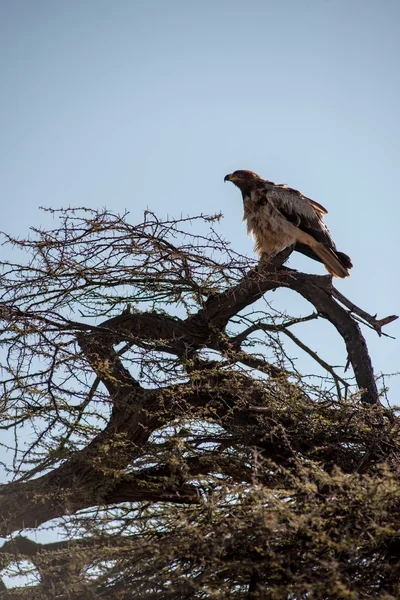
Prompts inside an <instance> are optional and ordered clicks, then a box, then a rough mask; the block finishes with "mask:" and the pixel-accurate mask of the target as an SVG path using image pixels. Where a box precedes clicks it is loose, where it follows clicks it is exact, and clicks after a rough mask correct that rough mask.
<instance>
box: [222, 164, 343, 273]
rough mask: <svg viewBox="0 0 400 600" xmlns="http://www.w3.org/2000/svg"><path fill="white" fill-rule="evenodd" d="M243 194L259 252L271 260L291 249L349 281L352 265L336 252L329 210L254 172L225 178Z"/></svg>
mask: <svg viewBox="0 0 400 600" xmlns="http://www.w3.org/2000/svg"><path fill="white" fill-rule="evenodd" d="M224 181H232V183H234V184H235V185H236V186H237V187H238V188H239V189H240V191H241V192H242V195H243V204H244V217H243V220H245V219H246V220H247V231H248V232H249V233H251V234H252V236H253V237H254V238H255V241H256V245H255V248H254V249H255V251H256V252H257V253H258V254H259V255H260V256H261V255H262V254H264V253H265V254H267V256H268V259H271V258H272V257H273V256H275V255H276V254H278V253H279V252H281V251H282V250H284V249H285V248H288V247H289V246H292V245H293V246H294V249H295V250H297V251H298V252H301V253H302V254H305V255H306V256H308V257H310V258H313V259H314V260H318V261H319V262H322V263H323V264H324V265H325V268H326V270H327V271H328V272H329V273H331V275H334V276H335V277H348V275H349V274H350V273H349V271H348V270H349V269H351V267H352V266H353V265H352V262H351V260H350V258H349V257H348V256H347V254H344V253H343V252H339V251H338V250H336V246H335V243H334V241H333V239H332V238H331V235H330V233H329V231H328V229H327V227H326V226H325V224H324V222H323V217H324V215H325V214H327V212H328V211H327V210H326V209H325V208H324V207H323V206H321V204H318V202H314V200H310V198H306V196H303V194H302V193H301V192H298V191H297V190H294V189H292V188H290V187H287V186H286V185H281V184H277V183H272V181H266V180H265V179H262V178H261V177H260V176H259V175H257V174H256V173H253V172H252V171H235V172H234V173H230V174H229V175H227V176H226V177H225V180H224Z"/></svg>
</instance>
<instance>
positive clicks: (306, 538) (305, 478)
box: [0, 209, 400, 600]
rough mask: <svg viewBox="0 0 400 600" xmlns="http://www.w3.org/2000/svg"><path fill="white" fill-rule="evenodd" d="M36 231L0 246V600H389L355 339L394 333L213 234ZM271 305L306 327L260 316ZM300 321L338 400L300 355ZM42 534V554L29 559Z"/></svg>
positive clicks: (90, 216) (398, 550) (394, 468)
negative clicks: (6, 255) (291, 297)
mask: <svg viewBox="0 0 400 600" xmlns="http://www.w3.org/2000/svg"><path fill="white" fill-rule="evenodd" d="M51 212H53V213H54V216H55V217H56V218H57V219H58V220H59V226H58V227H57V228H55V229H54V230H50V231H49V230H39V229H33V230H32V236H31V237H30V238H29V239H25V240H19V239H18V240H17V239H13V238H11V237H9V236H7V235H6V234H3V235H4V241H5V242H6V243H8V244H9V245H11V246H13V248H14V250H13V251H14V253H15V256H18V257H21V258H20V260H19V261H18V262H12V261H9V262H3V263H2V279H1V305H0V317H1V320H2V331H1V343H2V348H3V353H2V373H3V381H2V400H1V402H2V421H1V426H0V427H1V429H2V430H3V432H4V436H7V437H5V438H4V439H5V441H4V445H5V446H8V450H9V452H8V455H7V456H10V451H11V450H12V456H11V459H12V460H10V461H8V463H7V464H5V468H7V479H8V483H6V484H4V485H2V486H1V489H0V514H1V522H0V534H1V535H2V536H3V537H7V541H6V542H5V543H4V545H3V547H2V548H1V549H0V560H1V564H2V567H3V568H5V567H7V566H9V565H11V564H14V565H18V564H20V565H21V564H24V565H25V568H27V569H28V570H29V569H31V570H32V571H33V573H34V574H36V580H35V581H32V582H31V583H30V584H29V585H28V586H25V587H21V588H13V589H9V590H7V589H6V588H5V585H4V584H3V591H2V592H0V597H1V598H12V597H18V598H30V599H32V598H57V599H59V600H62V599H64V598H65V599H67V598H68V599H77V600H78V599H81V598H101V599H110V600H111V599H125V598H139V599H143V600H144V599H167V598H178V599H179V598H182V599H183V598H204V599H206V598H268V599H269V598H271V599H300V598H307V599H310V598H315V599H318V600H321V599H324V598H326V599H328V598H329V599H331V598H343V599H344V598H346V599H352V598H381V599H386V600H388V599H389V598H397V597H399V595H400V589H399V577H400V537H399V536H400V532H399V526H398V523H399V517H400V478H399V466H398V465H399V459H400V437H399V435H400V434H399V424H400V421H399V419H398V417H397V416H396V413H395V411H394V410H388V409H387V408H384V407H382V406H381V405H380V403H379V393H378V390H377V385H376V381H375V378H374V373H373V369H372V365H371V360H370V357H369V354H368V349H367V346H366V343H365V340H364V338H363V335H362V332H361V329H360V325H359V322H360V321H362V322H363V323H364V325H366V326H369V327H372V328H374V329H375V330H376V331H377V333H379V334H381V333H382V327H383V326H384V325H386V324H388V323H389V322H390V321H392V320H393V319H395V318H396V317H393V316H391V317H387V318H385V319H377V318H376V317H373V316H371V315H369V314H367V313H366V312H365V311H363V310H361V309H360V308H358V307H356V306H355V305H354V304H353V303H351V302H350V301H349V300H347V299H346V298H345V297H344V296H342V295H341V294H340V293H339V292H338V291H337V290H336V289H335V288H334V286H333V285H332V280H331V277H330V276H317V275H309V274H305V273H300V272H297V271H294V270H292V269H290V268H287V267H285V266H283V263H284V262H285V260H286V259H287V257H288V256H289V254H290V249H289V250H287V251H285V252H283V253H281V255H279V256H278V257H276V259H275V260H274V261H273V262H272V263H269V264H264V265H260V266H258V267H257V266H256V265H255V264H254V262H251V261H249V260H248V259H247V258H245V257H243V256H240V255H238V254H237V253H235V252H234V251H233V250H232V249H231V248H230V246H229V244H227V243H226V242H225V241H224V240H223V239H221V237H220V236H219V235H218V233H217V232H216V229H215V221H216V220H218V218H219V217H218V216H217V217H204V216H202V217H196V218H194V219H180V220H164V221H161V220H159V219H157V217H156V216H155V215H154V214H152V213H150V212H146V213H145V218H144V221H143V222H142V223H140V224H139V225H135V226H133V225H131V224H129V222H128V220H127V215H124V216H122V217H121V216H118V215H115V214H112V213H110V212H107V211H104V212H95V211H91V210H84V209H79V210H78V209H77V210H73V209H69V210H61V211H51ZM194 230H195V231H197V232H198V233H197V234H196V235H194V234H193V231H194ZM199 232H200V233H199ZM278 288H285V289H287V290H288V291H289V292H290V293H296V294H299V295H301V296H302V297H303V298H305V299H306V300H307V301H308V303H309V304H310V306H312V308H311V311H310V313H309V314H308V315H305V316H304V315H302V316H301V315H297V316H290V315H288V314H286V313H285V312H280V311H278V310H276V309H273V308H272V307H271V305H270V304H269V297H270V292H272V291H273V290H276V289H278ZM318 320H326V321H329V322H330V323H331V325H332V327H334V328H336V330H337V331H338V332H339V334H340V335H341V336H342V338H343V340H344V344H345V348H346V352H344V360H343V362H344V363H346V362H347V363H348V366H349V365H350V367H351V369H352V372H353V374H354V379H352V378H351V377H348V378H345V377H347V376H346V375H345V374H343V372H342V371H339V370H337V369H335V368H333V367H332V366H331V365H329V364H328V363H327V362H325V361H324V360H323V359H322V358H321V357H320V355H319V354H317V352H316V350H319V351H320V352H322V353H323V344H322V347H321V348H319V349H312V348H310V347H308V346H307V345H306V344H305V343H304V342H303V341H301V339H300V337H298V334H297V331H298V330H299V331H301V327H309V322H310V321H318ZM294 326H296V334H294V333H293V327H294ZM286 339H289V340H290V341H291V343H292V344H293V343H294V344H295V345H296V346H297V347H298V350H299V352H306V353H308V354H309V356H311V357H312V359H313V360H314V361H315V362H316V363H317V364H318V366H319V367H320V368H321V369H322V370H323V371H324V375H323V377H321V379H317V378H316V377H313V378H308V377H306V376H304V374H301V373H299V371H298V369H297V368H296V364H295V362H294V361H293V360H292V358H291V356H290V354H289V353H288V352H287V351H286V350H285V344H284V342H285V340H286ZM322 382H323V383H324V385H322ZM10 432H12V433H13V436H11V435H10ZM11 439H12V440H13V442H11V441H10V440H11ZM5 463H6V461H5ZM7 465H8V466H7ZM46 524H50V525H54V524H56V526H57V528H58V532H59V533H60V532H62V537H60V535H58V537H57V538H56V537H54V540H55V541H51V542H48V543H43V544H39V543H37V542H36V541H33V540H32V537H33V536H32V533H33V531H34V530H35V529H37V528H40V527H42V528H43V527H44V526H45V525H46ZM22 530H28V531H22ZM21 561H24V562H23V563H21Z"/></svg>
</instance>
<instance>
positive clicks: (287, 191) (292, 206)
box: [265, 182, 335, 249]
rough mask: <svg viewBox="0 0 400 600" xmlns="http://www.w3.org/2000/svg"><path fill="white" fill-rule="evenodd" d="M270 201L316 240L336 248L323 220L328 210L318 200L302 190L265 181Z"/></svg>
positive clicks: (289, 219)
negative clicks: (305, 194) (306, 194)
mask: <svg viewBox="0 0 400 600" xmlns="http://www.w3.org/2000/svg"><path fill="white" fill-rule="evenodd" d="M265 188H266V196H267V199H268V201H269V202H271V203H272V204H273V205H274V207H275V208H276V209H277V210H279V212H280V213H281V214H282V215H283V216H284V217H285V218H286V219H287V220H288V221H290V222H291V223H293V224H294V225H296V227H298V228H299V229H301V230H302V231H304V232H306V233H308V234H309V235H311V236H312V237H313V238H314V239H315V240H317V241H318V242H321V243H322V244H325V245H326V246H329V247H330V248H333V249H335V244H334V241H333V239H332V238H331V235H330V233H329V230H328V228H327V227H326V225H325V223H324V222H323V221H322V218H323V215H324V214H326V213H327V212H328V211H327V210H326V209H325V208H324V207H323V206H322V205H321V204H318V202H315V201H314V200H311V199H310V198H307V197H306V196H303V194H302V193H301V192H298V191H297V190H294V189H293V188H290V187H287V186H286V185H279V184H276V183H272V182H265Z"/></svg>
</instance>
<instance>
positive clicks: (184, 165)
mask: <svg viewBox="0 0 400 600" xmlns="http://www.w3.org/2000/svg"><path fill="white" fill-rule="evenodd" d="M399 22H400V3H399V2H398V1H397V0H307V1H306V0H279V1H278V0H276V1H274V2H270V1H268V0H264V1H262V0H259V1H254V0H247V1H246V2H237V1H235V0H230V1H218V0H214V1H212V2H211V1H210V0H203V1H202V2H191V1H190V0H185V1H184V0H181V1H178V0H168V1H166V0H157V1H152V0H142V1H138V0H137V1H134V0H130V1H128V0H113V1H111V0H109V1H105V0H79V1H77V0H69V1H68V2H67V1H65V0H51V1H48V0H36V1H32V0H8V1H7V0H0V29H1V31H0V70H1V87H2V92H1V100H0V103H1V111H0V130H1V141H0V170H1V173H0V188H1V189H0V193H1V196H0V197H1V201H2V224H1V229H3V230H6V231H9V232H11V233H13V234H19V235H21V236H24V235H26V234H27V231H28V228H29V227H30V226H31V225H35V226H38V225H40V224H46V220H45V219H46V217H45V216H44V215H43V214H41V213H40V212H39V211H38V207H39V206H40V205H44V206H51V207H54V208H56V207H60V206H64V207H65V206H68V205H75V206H83V205H87V206H91V207H102V206H106V207H108V208H109V209H112V210H115V211H123V210H124V209H126V208H127V209H129V210H130V211H131V219H132V221H136V220H140V219H141V215H142V211H143V209H144V208H146V207H150V208H151V209H153V210H155V211H156V212H158V213H159V214H160V215H165V214H166V213H167V212H168V214H169V215H176V216H179V215H180V214H181V213H184V214H185V213H187V214H197V213H199V212H200V211H203V212H205V213H213V212H216V211H219V210H221V211H222V212H223V214H224V215H225V218H224V220H223V222H222V223H221V231H222V233H223V235H224V236H225V237H226V238H228V239H231V240H232V242H233V243H234V247H235V249H237V250H238V251H239V252H243V253H248V254H249V255H252V242H251V240H249V239H248V238H247V236H246V233H245V227H244V224H243V223H242V222H241V219H242V206H241V198H240V193H239V192H238V190H237V189H235V188H234V187H233V186H232V185H228V184H224V183H223V178H224V175H225V174H226V173H228V172H231V171H233V170H235V169H251V170H254V171H256V172H258V173H259V174H261V175H262V176H264V177H265V178H267V179H270V180H273V181H277V182H282V183H287V184H289V185H291V186H293V187H296V188H298V189H300V190H301V191H302V192H304V193H305V194H306V195H308V196H310V197H311V198H314V199H315V200H317V201H318V202H320V203H322V204H323V205H324V206H326V207H327V208H328V209H329V215H328V217H327V223H328V226H329V228H330V230H331V232H332V234H333V237H334V239H335V240H336V243H337V246H338V247H339V249H341V250H343V251H344V252H346V253H348V254H349V255H350V256H351V257H352V259H353V263H354V269H353V271H352V275H351V277H350V278H349V279H346V280H344V281H340V282H338V284H337V285H338V287H339V289H340V290H341V291H342V292H343V293H344V294H345V295H346V296H348V297H350V298H351V299H352V300H353V301H354V302H355V303H357V304H359V305H361V306H362V307H363V308H364V309H365V310H367V311H369V312H372V313H375V312H378V313H379V315H380V316H386V315H387V314H392V313H396V312H399V311H400V308H399V292H400V289H399V275H398V254H399V243H400V242H399V232H398V223H399V222H400V215H399V197H398V196H399V191H398V178H399V162H400V161H399V158H400V151H399V139H400V125H399V107H400V98H399V68H398V61H399V56H400V36H399V29H398V27H399ZM290 264H291V265H292V266H294V267H298V268H302V269H304V270H309V271H310V272H320V273H322V272H323V268H322V267H320V266H319V265H318V264H317V263H315V262H313V261H310V260H308V259H306V258H302V257H301V256H297V257H293V258H292V259H291V261H290ZM276 298H277V302H278V303H279V302H281V300H280V298H279V295H277V296H276ZM285 298H286V296H285ZM285 301H286V300H285ZM288 304H289V306H288V307H287V308H288V309H289V310H292V311H295V310H296V308H297V307H300V308H299V309H300V311H302V312H303V313H305V312H306V310H307V309H306V308H305V307H304V306H303V304H301V300H300V299H299V298H298V297H296V296H295V295H293V297H292V296H291V297H290V300H288ZM280 308H284V306H283V305H282V303H281V304H280ZM301 331H305V328H304V329H302V330H301ZM387 331H388V333H391V334H393V335H397V337H399V335H400V326H399V324H398V323H395V324H393V325H391V326H390V327H388V328H387ZM297 333H298V334H299V335H300V331H297ZM307 335H308V338H306V339H307V341H309V342H310V343H311V344H312V345H313V347H314V349H318V350H319V352H320V354H321V356H322V357H323V358H325V359H327V360H332V361H333V362H336V363H338V362H339V363H344V362H345V356H344V351H343V345H342V342H341V340H340V339H338V337H337V336H335V335H334V334H333V333H331V330H330V328H329V327H326V326H324V325H323V324H322V325H321V326H320V327H319V326H318V327H314V328H313V329H310V330H309V333H306V336H307ZM367 339H368V343H369V345H370V349H371V354H372V357H373V361H374V364H375V369H376V372H378V373H379V372H380V371H382V370H384V371H386V372H393V371H397V370H399V366H400V364H399V362H400V361H399V342H398V341H397V340H396V341H394V340H390V339H387V338H382V339H379V338H378V337H377V336H376V335H375V334H372V333H368V334H367ZM392 386H393V390H394V392H396V393H395V394H394V395H393V394H392V402H393V403H396V402H398V403H399V404H400V399H398V398H397V396H398V393H397V392H398V391H399V390H400V383H399V381H397V382H396V381H395V380H393V381H392Z"/></svg>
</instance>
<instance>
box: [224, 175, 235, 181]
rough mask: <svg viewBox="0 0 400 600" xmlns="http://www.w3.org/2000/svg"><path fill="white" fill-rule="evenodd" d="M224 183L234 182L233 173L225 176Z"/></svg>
mask: <svg viewBox="0 0 400 600" xmlns="http://www.w3.org/2000/svg"><path fill="white" fill-rule="evenodd" d="M224 181H234V178H233V173H229V174H228V175H225V177H224Z"/></svg>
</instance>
